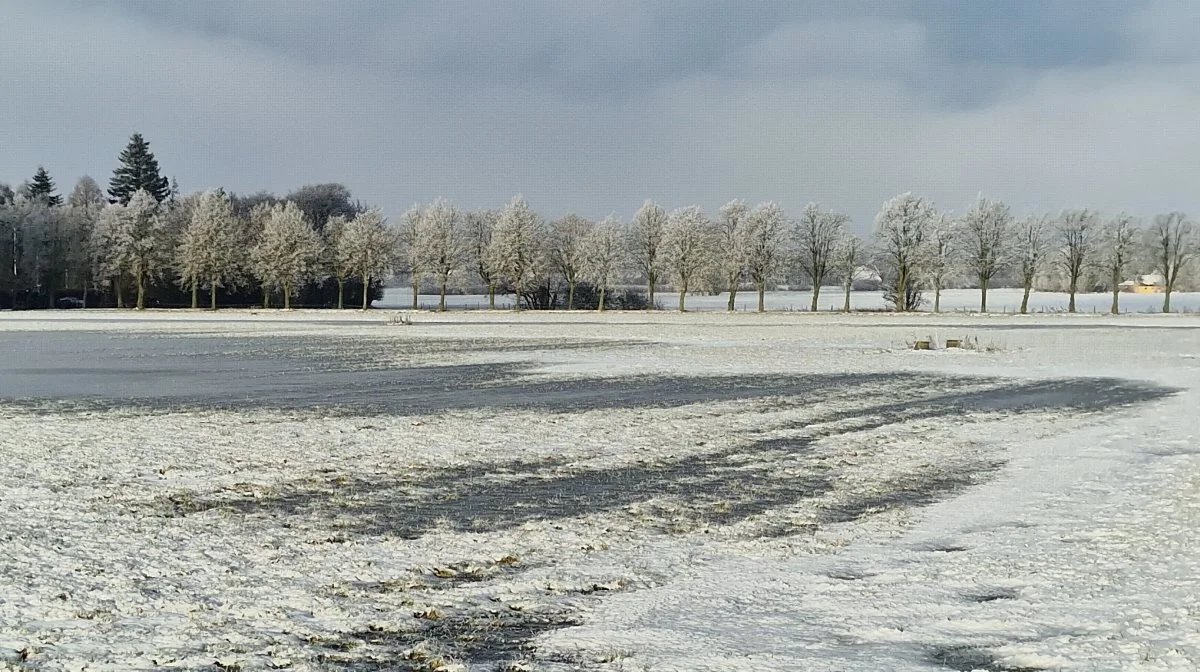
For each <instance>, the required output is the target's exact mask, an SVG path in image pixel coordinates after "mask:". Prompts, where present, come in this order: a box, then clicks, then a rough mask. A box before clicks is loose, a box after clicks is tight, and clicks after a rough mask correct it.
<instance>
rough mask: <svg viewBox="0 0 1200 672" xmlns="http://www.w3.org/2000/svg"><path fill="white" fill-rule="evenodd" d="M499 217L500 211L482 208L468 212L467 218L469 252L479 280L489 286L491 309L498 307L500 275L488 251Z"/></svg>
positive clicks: (489, 306) (489, 304) (489, 305)
mask: <svg viewBox="0 0 1200 672" xmlns="http://www.w3.org/2000/svg"><path fill="white" fill-rule="evenodd" d="M499 217H500V213H498V212H496V211H495V210H480V211H477V212H471V213H468V214H467V218H466V229H467V248H468V249H467V253H468V255H469V257H470V260H471V266H472V267H473V268H474V269H475V274H476V275H478V276H479V281H480V282H482V283H483V285H484V286H485V287H487V294H488V308H489V309H491V310H495V309H496V282H497V281H498V279H499V275H498V274H497V273H496V270H495V269H494V268H492V263H491V262H492V260H491V259H490V257H489V256H488V253H487V251H488V247H489V246H491V244H492V231H493V230H494V229H495V228H496V220H497V219H499Z"/></svg>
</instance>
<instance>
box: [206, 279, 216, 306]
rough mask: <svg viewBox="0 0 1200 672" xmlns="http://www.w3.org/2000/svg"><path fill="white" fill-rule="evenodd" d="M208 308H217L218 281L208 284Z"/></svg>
mask: <svg viewBox="0 0 1200 672" xmlns="http://www.w3.org/2000/svg"><path fill="white" fill-rule="evenodd" d="M208 309H209V310H216V309H217V283H216V282H211V283H209V285H208Z"/></svg>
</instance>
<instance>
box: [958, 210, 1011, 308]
mask: <svg viewBox="0 0 1200 672" xmlns="http://www.w3.org/2000/svg"><path fill="white" fill-rule="evenodd" d="M1012 220H1013V218H1012V214H1011V213H1010V212H1009V209H1008V206H1007V205H1005V204H1004V202H1003V201H994V200H991V199H989V198H984V196H983V195H982V194H980V196H979V198H978V200H976V201H975V203H974V204H973V205H972V206H971V207H970V208H969V209H968V210H967V213H966V215H964V216H963V219H962V226H961V227H960V228H961V230H962V238H963V248H964V249H963V252H964V259H965V261H966V263H967V266H968V268H969V269H970V270H971V272H973V273H974V274H975V277H976V278H977V279H978V280H979V312H981V313H986V312H987V310H988V308H987V292H988V285H990V284H991V282H992V278H994V277H996V275H998V274H999V273H1000V272H1001V271H1003V270H1004V269H1005V267H1006V266H1007V263H1008V259H1007V257H1006V254H1005V253H1006V251H1007V250H1005V245H1006V244H1007V243H1008V240H1009V238H1010V237H1011V236H1012Z"/></svg>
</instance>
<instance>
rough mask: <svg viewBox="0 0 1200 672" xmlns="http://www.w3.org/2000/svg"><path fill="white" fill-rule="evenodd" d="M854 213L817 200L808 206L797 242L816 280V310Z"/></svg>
mask: <svg viewBox="0 0 1200 672" xmlns="http://www.w3.org/2000/svg"><path fill="white" fill-rule="evenodd" d="M849 221H850V217H848V216H847V215H843V214H841V213H838V212H834V211H832V210H822V209H821V206H819V205H817V204H816V203H809V204H808V205H806V206H804V212H802V213H801V214H800V222H799V225H798V227H797V232H796V233H797V236H796V237H797V243H798V246H799V251H800V267H801V268H802V269H803V270H804V272H805V273H806V274H807V275H808V277H809V279H810V280H811V281H812V306H811V308H810V310H812V311H813V312H816V310H817V301H818V300H819V298H820V296H821V285H822V284H823V283H824V282H825V278H826V276H827V275H828V273H829V267H830V265H831V264H832V263H833V255H834V252H835V250H836V249H837V245H838V243H839V242H840V241H841V240H842V238H843V237H844V235H845V229H846V224H847V223H848V222H849Z"/></svg>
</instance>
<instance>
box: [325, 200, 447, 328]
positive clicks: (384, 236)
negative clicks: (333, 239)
mask: <svg viewBox="0 0 1200 672" xmlns="http://www.w3.org/2000/svg"><path fill="white" fill-rule="evenodd" d="M431 207H432V206H431ZM338 244H339V245H340V247H341V250H342V255H343V258H344V259H345V260H346V266H347V268H349V269H350V272H351V273H352V274H353V275H356V276H358V278H359V279H360V280H362V283H363V294H362V309H363V310H366V309H367V308H369V307H370V306H371V281H372V280H384V279H386V278H387V276H388V275H389V274H390V273H391V272H392V268H393V264H394V261H395V251H396V239H395V236H394V234H393V233H392V232H391V231H389V230H388V228H387V220H385V219H384V217H383V211H382V210H380V209H379V208H371V209H370V210H367V211H365V212H360V213H358V214H357V215H355V216H354V219H352V220H350V221H348V222H346V228H345V229H344V230H343V231H342V235H341V237H340V238H339V240H338ZM443 301H444V299H443Z"/></svg>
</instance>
